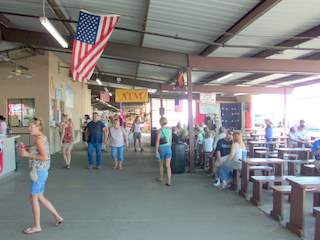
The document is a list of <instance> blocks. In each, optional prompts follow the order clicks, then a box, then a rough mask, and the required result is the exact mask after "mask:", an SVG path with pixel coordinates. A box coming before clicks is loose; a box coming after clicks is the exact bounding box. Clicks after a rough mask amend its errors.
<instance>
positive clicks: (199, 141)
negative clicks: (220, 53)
mask: <svg viewBox="0 0 320 240" xmlns="http://www.w3.org/2000/svg"><path fill="white" fill-rule="evenodd" d="M110 119H111V121H106V119H105V120H104V121H103V119H101V117H100V116H99V114H98V113H97V112H94V113H93V115H92V119H90V116H89V115H85V117H84V121H83V124H82V129H83V141H84V142H85V143H86V146H87V158H88V169H93V168H95V169H101V163H102V149H103V145H104V144H105V145H106V144H109V145H110V148H111V158H112V160H113V161H114V169H119V170H122V169H123V161H124V152H125V149H126V148H128V146H129V141H128V136H129V134H130V133H131V134H132V135H133V139H134V142H133V146H134V151H135V152H137V142H138V146H139V148H140V151H141V152H142V151H144V149H143V147H142V142H141V139H142V137H141V132H142V122H141V121H140V118H139V117H136V118H135V120H134V122H133V123H132V127H131V129H128V128H127V127H126V122H124V121H121V119H120V118H119V117H117V116H113V117H111V118H110ZM0 120H1V121H2V119H0ZM159 122H160V126H161V127H160V129H159V130H158V132H157V138H156V148H155V150H156V153H155V155H156V158H157V159H158V162H159V177H158V178H157V180H158V181H159V182H161V183H162V182H164V175H165V174H164V169H166V181H165V185H167V186H171V184H172V183H171V182H172V180H171V159H172V144H186V145H188V144H189V143H190V141H189V134H188V130H187V128H186V127H181V124H180V123H178V124H177V126H174V127H173V128H169V127H167V122H168V121H167V119H166V118H165V117H161V118H160V121H159ZM265 123H266V128H265V139H266V143H268V142H271V141H272V140H273V129H272V123H271V121H270V120H266V121H265ZM2 128H3V127H2ZM43 128H44V125H43V122H42V121H41V120H40V119H38V118H33V119H32V120H30V123H29V133H30V135H31V136H32V137H33V138H34V142H35V145H34V146H32V147H30V148H27V147H25V146H20V148H19V150H20V155H21V156H22V157H25V158H26V159H29V161H30V168H31V171H30V178H31V181H32V183H31V190H30V195H31V205H32V211H33V218H34V224H33V225H32V226H31V227H28V228H26V229H25V230H24V233H26V234H32V233H37V232H40V231H42V228H41V223H40V204H39V203H41V204H42V205H43V206H44V207H45V208H47V209H48V210H49V212H50V213H51V214H52V215H53V218H54V220H55V224H56V225H57V226H59V225H61V224H62V223H63V222H64V219H63V217H62V216H61V215H60V214H59V213H58V211H57V210H56V209H55V207H54V206H53V204H52V203H51V202H50V201H49V200H48V199H47V198H46V197H45V196H44V192H45V185H46V181H47V178H48V175H49V168H50V151H49V143H48V139H47V137H46V136H45V135H44V133H43ZM59 133H60V139H61V148H62V157H63V160H64V164H65V165H64V166H65V168H66V169H70V168H71V151H72V149H73V144H74V141H75V137H74V125H73V123H72V120H71V118H68V116H67V115H66V114H64V115H63V116H62V122H61V123H60V124H59ZM306 138H307V134H306V131H305V122H304V121H303V120H301V121H300V124H299V126H298V130H297V131H296V132H294V131H293V129H290V133H289V142H290V141H291V144H292V145H294V146H299V144H307V143H308V141H307V140H306ZM194 142H195V153H196V154H195V164H196V167H199V168H202V169H204V170H205V171H206V172H207V173H208V175H209V176H210V177H212V178H213V179H212V180H213V183H212V185H213V186H215V187H219V188H222V189H226V188H230V187H232V180H233V179H234V177H237V178H239V177H240V176H234V173H237V174H239V172H240V171H234V170H240V169H241V167H242V162H243V161H245V160H246V158H247V151H246V146H245V144H244V141H243V137H242V133H241V132H240V131H232V130H230V129H224V128H223V127H220V128H218V129H216V126H215V125H211V126H210V125H205V124H199V125H195V141H194ZM296 142H297V144H296V145H295V144H294V143H296ZM94 152H95V154H94ZM312 152H313V153H314V155H315V156H316V159H318V160H319V159H320V140H319V141H316V142H315V143H314V145H313V148H312ZM94 155H95V157H96V159H95V161H94V158H93V156H94ZM319 162H320V161H319Z"/></svg>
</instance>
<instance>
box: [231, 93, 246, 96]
mask: <svg viewBox="0 0 320 240" xmlns="http://www.w3.org/2000/svg"><path fill="white" fill-rule="evenodd" d="M242 95H247V93H235V94H233V96H242Z"/></svg>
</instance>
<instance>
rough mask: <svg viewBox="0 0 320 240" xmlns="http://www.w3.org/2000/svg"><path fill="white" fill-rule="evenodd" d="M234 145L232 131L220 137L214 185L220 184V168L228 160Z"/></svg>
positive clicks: (216, 150)
mask: <svg viewBox="0 0 320 240" xmlns="http://www.w3.org/2000/svg"><path fill="white" fill-rule="evenodd" d="M231 147H232V131H231V130H228V131H227V133H226V137H225V138H223V139H220V140H219V141H218V143H217V147H216V149H215V152H216V162H215V169H214V173H215V178H216V180H215V182H214V184H213V185H214V186H220V184H221V183H220V178H219V177H218V168H219V167H220V166H221V165H222V163H223V162H224V161H225V160H227V158H228V156H229V154H230V152H231Z"/></svg>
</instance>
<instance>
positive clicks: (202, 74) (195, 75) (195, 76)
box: [191, 71, 214, 82]
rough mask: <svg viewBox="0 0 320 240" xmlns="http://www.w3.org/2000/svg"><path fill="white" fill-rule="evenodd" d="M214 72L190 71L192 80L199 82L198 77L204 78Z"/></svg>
mask: <svg viewBox="0 0 320 240" xmlns="http://www.w3.org/2000/svg"><path fill="white" fill-rule="evenodd" d="M212 74H214V72H203V71H192V77H191V79H192V82H199V81H200V79H202V78H206V77H208V76H210V75H212Z"/></svg>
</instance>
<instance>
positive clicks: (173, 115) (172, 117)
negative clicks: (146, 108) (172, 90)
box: [152, 98, 196, 128]
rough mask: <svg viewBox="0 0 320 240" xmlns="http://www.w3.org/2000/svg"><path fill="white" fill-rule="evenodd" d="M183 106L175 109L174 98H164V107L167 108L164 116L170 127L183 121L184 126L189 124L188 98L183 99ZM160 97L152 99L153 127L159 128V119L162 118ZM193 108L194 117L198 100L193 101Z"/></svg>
mask: <svg viewBox="0 0 320 240" xmlns="http://www.w3.org/2000/svg"><path fill="white" fill-rule="evenodd" d="M181 103H182V108H181V111H175V100H174V99H163V108H164V109H165V113H164V116H165V117H166V118H167V120H168V124H167V126H168V127H173V126H176V125H177V123H178V122H180V123H181V125H182V126H188V118H189V116H188V100H185V99H184V100H182V101H181ZM159 109H160V99H159V98H153V99H152V127H156V128H159V127H160V124H159V120H160V112H159ZM192 110H193V113H192V115H193V118H195V116H196V102H195V101H194V100H193V101H192Z"/></svg>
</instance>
